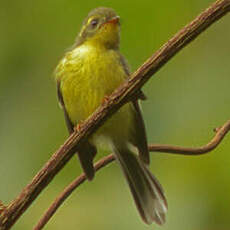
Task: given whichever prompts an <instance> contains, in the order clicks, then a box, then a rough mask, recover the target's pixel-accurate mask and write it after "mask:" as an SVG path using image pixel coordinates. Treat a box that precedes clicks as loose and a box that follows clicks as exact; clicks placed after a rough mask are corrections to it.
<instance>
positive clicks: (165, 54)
mask: <svg viewBox="0 0 230 230" xmlns="http://www.w3.org/2000/svg"><path fill="white" fill-rule="evenodd" d="M229 11H230V0H218V1H216V2H215V3H214V4H212V5H211V6H210V7H209V8H208V9H206V10H205V11H204V12H203V13H202V14H201V15H199V16H198V17H197V18H195V19H194V20H193V21H192V22H191V23H190V24H188V25H187V26H185V27H184V28H183V29H182V30H180V31H179V32H178V33H177V34H176V35H175V36H174V37H173V38H172V39H170V40H169V41H168V42H167V43H166V44H165V45H163V47H161V48H160V49H159V50H158V51H157V52H156V53H155V54H154V55H153V56H152V57H150V58H149V59H148V60H147V61H146V62H145V63H144V64H143V65H142V66H141V67H140V68H139V69H138V70H137V71H136V72H134V73H133V74H132V75H131V77H130V79H129V80H128V81H127V82H124V84H122V86H120V87H119V88H118V89H117V90H116V91H115V92H114V93H113V94H112V95H111V96H110V97H109V100H108V101H106V102H105V103H104V104H103V105H102V106H100V107H99V108H98V109H97V110H96V111H95V113H94V114H93V115H92V116H91V117H90V118H89V119H87V120H86V121H85V122H84V124H83V125H82V129H81V130H80V131H79V132H76V131H75V132H74V133H73V134H72V135H71V136H70V137H69V138H68V139H67V140H66V141H65V143H64V144H63V145H62V146H61V147H60V148H59V149H58V150H57V152H56V153H55V154H53V156H52V157H51V159H50V160H49V161H48V162H47V163H46V164H45V166H44V167H43V168H42V169H41V170H40V171H39V172H38V173H37V175H36V176H35V177H34V178H33V180H32V181H31V183H29V184H28V185H27V186H26V187H25V188H24V189H23V191H22V192H21V194H19V196H18V197H16V198H15V200H13V201H12V202H11V203H10V204H9V205H8V206H7V208H6V210H5V211H4V213H3V214H1V215H0V229H1V230H6V229H10V228H11V226H12V225H13V224H14V223H15V222H16V221H17V219H18V218H19V217H20V216H21V215H22V214H23V213H24V212H25V211H26V209H27V208H28V207H29V206H30V205H31V203H32V202H33V200H34V199H36V197H37V196H38V195H39V194H40V193H41V191H42V190H43V189H44V188H45V187H46V186H47V185H48V184H49V182H50V181H51V180H52V179H53V178H54V176H55V175H56V174H57V173H58V172H59V171H60V170H61V169H62V168H63V167H64V165H65V164H66V163H67V162H68V161H69V160H70V158H71V157H72V156H73V154H74V151H71V149H72V148H73V147H74V146H77V145H80V144H81V143H82V142H83V141H84V140H85V139H87V138H88V137H89V135H91V134H92V133H93V132H95V131H96V130H97V129H98V128H99V127H100V126H101V125H102V124H103V123H104V122H105V121H106V119H108V118H109V117H110V116H111V115H112V114H113V113H115V112H116V111H117V110H118V109H119V108H120V107H121V106H122V105H124V104H125V103H126V102H127V101H129V100H130V99H131V98H132V97H135V94H136V93H137V92H138V90H139V89H140V88H141V87H142V86H143V85H144V84H145V83H146V82H147V81H148V80H149V78H150V77H151V76H152V75H153V74H154V73H156V72H157V71H158V70H159V69H160V68H161V67H162V66H163V65H164V64H165V63H167V62H168V61H169V60H170V59H171V58H172V57H173V56H174V55H175V54H177V53H178V52H179V51H180V50H181V49H182V48H183V47H185V46H186V45H187V44H189V43H190V42H191V41H192V40H194V39H195V38H196V37H197V36H198V35H199V34H200V33H202V32H203V31H204V30H206V29H207V28H208V27H209V26H210V25H211V24H213V23H214V22H215V21H217V20H218V19H220V18H221V17H223V16H224V15H225V14H226V13H228V12H229Z"/></svg>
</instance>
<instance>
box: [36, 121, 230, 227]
mask: <svg viewBox="0 0 230 230" xmlns="http://www.w3.org/2000/svg"><path fill="white" fill-rule="evenodd" d="M229 131H230V120H229V121H227V122H226V123H225V124H224V125H223V126H222V127H220V128H218V130H216V135H215V136H214V137H213V139H212V140H211V141H210V142H209V143H208V144H206V145H204V146H201V147H197V148H185V147H179V146H172V145H156V144H153V145H149V151H152V152H167V153H173V154H182V155H190V156H199V155H201V154H205V153H208V152H210V151H212V150H213V149H215V148H216V147H217V146H218V145H219V144H220V143H221V141H222V140H223V138H224V137H225V135H226V134H227V133H228V132H229ZM114 160H115V157H114V155H113V154H110V155H108V156H106V157H103V158H102V159H100V160H99V161H98V162H97V163H96V164H95V165H94V168H95V171H98V170H99V169H101V168H103V167H105V166H106V165H108V164H109V163H111V162H112V161H114ZM86 179H87V178H86V176H85V174H84V173H83V174H81V175H80V176H78V177H77V178H76V179H75V180H74V181H73V182H71V183H70V184H69V185H68V186H67V187H66V188H65V189H64V191H63V192H61V193H60V194H59V195H58V196H57V197H56V199H55V200H54V202H53V203H52V204H51V205H50V207H49V208H48V209H47V211H46V212H45V213H44V215H43V216H42V218H41V219H40V221H39V222H38V224H37V225H36V226H35V227H34V229H33V230H41V229H43V227H44V226H45V225H46V224H47V223H48V221H49V220H50V219H51V217H52V216H53V215H54V214H55V212H56V211H57V209H58V208H59V207H60V206H61V205H62V203H63V202H64V201H65V200H66V199H67V198H68V197H69V196H70V195H71V194H72V192H73V191H74V190H75V189H77V188H78V187H79V186H80V185H81V184H82V183H83V182H84V181H86Z"/></svg>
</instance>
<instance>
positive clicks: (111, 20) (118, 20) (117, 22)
mask: <svg viewBox="0 0 230 230" xmlns="http://www.w3.org/2000/svg"><path fill="white" fill-rule="evenodd" d="M119 22H120V17H119V16H115V17H113V18H111V19H110V20H109V21H107V22H105V24H107V23H112V24H119Z"/></svg>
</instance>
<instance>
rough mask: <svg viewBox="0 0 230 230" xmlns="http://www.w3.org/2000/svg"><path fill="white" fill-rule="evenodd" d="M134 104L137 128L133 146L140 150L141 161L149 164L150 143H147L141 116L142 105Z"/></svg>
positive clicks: (134, 102) (135, 101) (135, 102)
mask: <svg viewBox="0 0 230 230" xmlns="http://www.w3.org/2000/svg"><path fill="white" fill-rule="evenodd" d="M132 103H133V106H134V109H135V117H134V119H135V126H136V127H135V131H134V134H133V135H134V136H133V139H132V144H133V145H135V146H136V147H137V148H138V151H139V157H140V159H141V160H142V161H143V162H144V163H145V164H149V162H150V158H149V150H148V143H147V137H146V131H145V125H144V120H143V117H142V114H141V109H140V105H139V104H138V101H137V100H134V101H133V102H132Z"/></svg>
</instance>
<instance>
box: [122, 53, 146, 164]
mask: <svg viewBox="0 0 230 230" xmlns="http://www.w3.org/2000/svg"><path fill="white" fill-rule="evenodd" d="M119 55H120V62H121V64H122V66H123V68H124V71H125V73H126V74H127V76H129V75H130V70H129V65H128V63H127V61H126V59H125V58H124V57H123V56H122V54H120V53H119ZM138 99H141V100H146V96H145V95H144V93H143V92H142V91H141V90H139V91H138V93H137V97H136V98H135V99H133V101H132V103H133V106H134V109H135V125H136V127H135V131H134V132H135V133H134V134H133V135H134V136H133V137H132V140H131V142H132V144H133V145H135V146H136V147H137V148H138V151H139V157H140V159H141V160H142V161H143V162H144V163H145V164H149V162H150V159H149V150H148V145H147V137H146V131H145V125H144V120H143V118H142V114H141V109H140V105H139V104H138Z"/></svg>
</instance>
